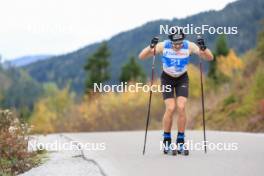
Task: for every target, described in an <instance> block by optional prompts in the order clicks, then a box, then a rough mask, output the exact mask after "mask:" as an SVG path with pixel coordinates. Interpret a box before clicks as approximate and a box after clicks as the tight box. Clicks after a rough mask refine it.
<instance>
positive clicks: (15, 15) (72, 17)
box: [0, 0, 234, 60]
mask: <svg viewBox="0 0 264 176" xmlns="http://www.w3.org/2000/svg"><path fill="white" fill-rule="evenodd" d="M233 1H234V0H215V1H211V0H199V1H198V0H184V1H179V0H92V1H89V0H0V54H1V56H2V59H4V60H9V59H13V58H17V57H21V56H25V55H37V54H52V55H59V54H63V53H67V52H71V51H74V50H76V49H79V48H81V47H83V46H86V45H88V44H91V43H94V42H98V41H102V40H107V39H109V38H111V37H112V36H113V35H115V34H118V33H119V32H122V31H126V30H130V29H132V28H135V27H138V26H140V25H143V24H144V23H146V22H149V21H152V20H157V19H172V18H184V17H186V16H189V15H193V14H196V13H199V12H202V11H206V10H212V9H214V10H221V9H222V8H224V7H225V5H226V4H227V3H229V2H233Z"/></svg>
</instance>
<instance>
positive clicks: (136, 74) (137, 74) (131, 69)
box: [119, 57, 146, 82]
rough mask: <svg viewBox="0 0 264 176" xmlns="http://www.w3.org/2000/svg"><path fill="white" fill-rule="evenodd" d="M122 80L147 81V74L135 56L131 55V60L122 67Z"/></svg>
mask: <svg viewBox="0 0 264 176" xmlns="http://www.w3.org/2000/svg"><path fill="white" fill-rule="evenodd" d="M119 80H120V82H129V81H140V82H145V81H146V75H145V73H144V71H143V69H142V67H141V66H140V65H139V64H138V63H137V62H136V59H135V57H130V59H129V61H128V62H127V63H126V64H125V65H124V66H123V67H122V71H121V75H120V78H119Z"/></svg>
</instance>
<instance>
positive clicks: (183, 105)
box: [177, 103, 185, 114]
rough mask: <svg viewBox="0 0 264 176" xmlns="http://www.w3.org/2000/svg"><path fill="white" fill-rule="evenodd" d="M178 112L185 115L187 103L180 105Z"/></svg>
mask: <svg viewBox="0 0 264 176" xmlns="http://www.w3.org/2000/svg"><path fill="white" fill-rule="evenodd" d="M177 110H178V112H179V113H180V114H182V113H185V103H178V105H177Z"/></svg>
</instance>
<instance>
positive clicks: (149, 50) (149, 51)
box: [138, 42, 164, 60]
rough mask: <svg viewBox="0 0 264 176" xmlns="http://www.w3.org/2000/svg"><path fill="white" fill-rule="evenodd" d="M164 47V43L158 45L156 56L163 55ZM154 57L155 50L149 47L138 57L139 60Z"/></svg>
mask: <svg viewBox="0 0 264 176" xmlns="http://www.w3.org/2000/svg"><path fill="white" fill-rule="evenodd" d="M163 46H164V42H159V43H157V45H156V54H161V53H162V52H163ZM153 55H154V48H151V47H150V46H147V47H146V48H144V49H143V50H142V51H141V52H140V53H139V55H138V57H139V59H141V60H144V59H147V58H150V57H151V56H153Z"/></svg>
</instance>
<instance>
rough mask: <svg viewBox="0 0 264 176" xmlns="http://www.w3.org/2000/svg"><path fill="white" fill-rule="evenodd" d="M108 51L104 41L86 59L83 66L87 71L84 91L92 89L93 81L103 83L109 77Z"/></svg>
mask: <svg viewBox="0 0 264 176" xmlns="http://www.w3.org/2000/svg"><path fill="white" fill-rule="evenodd" d="M110 55H111V54H110V51H109V48H108V46H107V43H106V42H103V43H102V45H101V46H100V47H99V48H98V49H97V51H96V52H95V53H94V54H92V55H91V56H90V57H88V59H87V63H86V65H85V66H84V70H85V71H86V72H87V78H86V91H87V92H89V91H90V90H91V89H93V86H94V83H97V84H99V83H103V82H105V81H107V80H109V79H110V76H109V75H110V73H109V71H108V67H109V61H108V58H109V56H110Z"/></svg>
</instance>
